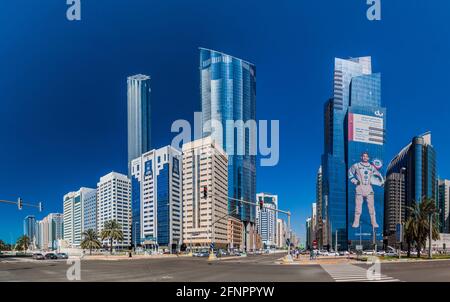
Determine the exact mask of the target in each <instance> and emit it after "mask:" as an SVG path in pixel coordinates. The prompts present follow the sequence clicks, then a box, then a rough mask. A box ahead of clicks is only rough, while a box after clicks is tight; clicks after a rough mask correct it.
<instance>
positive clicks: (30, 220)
mask: <svg viewBox="0 0 450 302" xmlns="http://www.w3.org/2000/svg"><path fill="white" fill-rule="evenodd" d="M23 234H24V235H25V236H27V237H28V238H29V239H30V243H31V245H33V243H34V242H35V241H36V217H35V216H34V215H28V216H27V217H25V219H24V220H23Z"/></svg>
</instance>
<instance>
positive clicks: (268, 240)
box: [256, 193, 278, 248]
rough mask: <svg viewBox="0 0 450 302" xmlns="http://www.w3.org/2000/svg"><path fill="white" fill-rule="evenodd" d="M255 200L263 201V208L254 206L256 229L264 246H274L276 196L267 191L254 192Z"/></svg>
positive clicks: (276, 217)
mask: <svg viewBox="0 0 450 302" xmlns="http://www.w3.org/2000/svg"><path fill="white" fill-rule="evenodd" d="M256 200H257V201H258V202H260V201H261V200H262V201H263V202H264V207H263V209H260V208H259V207H256V229H257V230H258V233H259V234H260V235H261V239H262V242H263V244H264V246H265V247H266V248H272V247H275V246H276V235H277V231H276V230H277V219H278V212H276V211H274V210H277V209H278V196H277V195H272V194H268V193H258V194H256Z"/></svg>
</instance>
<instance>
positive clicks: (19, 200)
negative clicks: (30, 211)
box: [17, 197, 23, 210]
mask: <svg viewBox="0 0 450 302" xmlns="http://www.w3.org/2000/svg"><path fill="white" fill-rule="evenodd" d="M17 208H18V209H19V210H22V208H23V201H22V198H20V197H19V198H18V199H17Z"/></svg>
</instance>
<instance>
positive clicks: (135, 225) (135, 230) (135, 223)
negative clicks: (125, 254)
mask: <svg viewBox="0 0 450 302" xmlns="http://www.w3.org/2000/svg"><path fill="white" fill-rule="evenodd" d="M137 224H138V222H137V221H135V222H134V252H135V253H136V245H137V242H136V240H137V239H136V237H137V236H136V233H137Z"/></svg>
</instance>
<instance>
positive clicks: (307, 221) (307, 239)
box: [305, 217, 312, 250]
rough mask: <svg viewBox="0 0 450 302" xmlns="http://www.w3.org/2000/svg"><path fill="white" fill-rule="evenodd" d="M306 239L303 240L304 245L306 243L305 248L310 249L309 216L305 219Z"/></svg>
mask: <svg viewBox="0 0 450 302" xmlns="http://www.w3.org/2000/svg"><path fill="white" fill-rule="evenodd" d="M305 226H306V241H305V245H306V249H308V250H310V249H312V236H311V232H312V230H311V217H308V218H307V219H306V224H305Z"/></svg>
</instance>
